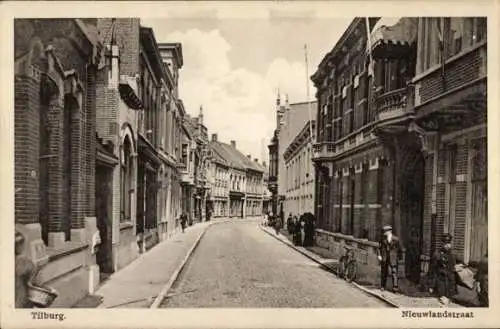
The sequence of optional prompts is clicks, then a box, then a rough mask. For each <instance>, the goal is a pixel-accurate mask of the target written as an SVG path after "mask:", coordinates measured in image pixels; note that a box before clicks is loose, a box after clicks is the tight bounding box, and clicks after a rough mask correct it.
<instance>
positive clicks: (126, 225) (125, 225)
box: [120, 221, 134, 231]
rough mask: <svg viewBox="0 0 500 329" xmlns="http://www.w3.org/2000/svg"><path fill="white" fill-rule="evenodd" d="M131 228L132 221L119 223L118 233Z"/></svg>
mask: <svg viewBox="0 0 500 329" xmlns="http://www.w3.org/2000/svg"><path fill="white" fill-rule="evenodd" d="M133 227H134V223H132V221H126V222H120V231H121V230H126V229H129V228H133Z"/></svg>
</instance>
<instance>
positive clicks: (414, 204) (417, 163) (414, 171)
mask: <svg viewBox="0 0 500 329" xmlns="http://www.w3.org/2000/svg"><path fill="white" fill-rule="evenodd" d="M406 152H408V153H410V152H411V154H408V158H407V161H406V166H405V168H404V173H405V174H404V176H403V177H402V178H403V180H402V184H401V189H402V190H401V192H402V193H401V194H402V195H401V197H402V198H401V199H402V200H401V201H402V209H401V210H402V211H401V216H402V218H401V225H402V226H401V227H402V230H401V234H402V239H403V244H404V245H405V247H406V254H405V273H406V277H407V278H408V279H409V280H410V281H412V282H414V283H418V282H419V280H420V254H421V252H422V231H423V228H422V226H423V211H424V186H425V185H424V184H425V176H424V165H425V161H424V157H423V155H422V153H421V152H420V151H418V150H411V151H410V150H409V149H408V150H406Z"/></svg>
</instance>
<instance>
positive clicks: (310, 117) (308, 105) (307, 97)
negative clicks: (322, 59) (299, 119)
mask: <svg viewBox="0 0 500 329" xmlns="http://www.w3.org/2000/svg"><path fill="white" fill-rule="evenodd" d="M304 55H305V62H306V101H307V109H308V111H309V133H310V135H311V143H312V137H313V131H312V110H311V102H310V100H309V98H310V93H309V60H308V56H307V45H304Z"/></svg>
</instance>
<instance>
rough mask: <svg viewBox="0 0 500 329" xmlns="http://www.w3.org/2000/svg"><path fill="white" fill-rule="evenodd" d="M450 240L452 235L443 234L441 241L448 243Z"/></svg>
mask: <svg viewBox="0 0 500 329" xmlns="http://www.w3.org/2000/svg"><path fill="white" fill-rule="evenodd" d="M451 240H453V236H452V235H451V234H445V235H444V236H443V242H444V243H450V242H451Z"/></svg>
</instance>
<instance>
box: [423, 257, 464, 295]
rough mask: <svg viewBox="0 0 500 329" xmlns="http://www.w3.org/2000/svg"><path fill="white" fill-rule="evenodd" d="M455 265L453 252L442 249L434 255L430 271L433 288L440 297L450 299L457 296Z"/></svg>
mask: <svg viewBox="0 0 500 329" xmlns="http://www.w3.org/2000/svg"><path fill="white" fill-rule="evenodd" d="M455 264H456V261H455V257H454V256H453V253H452V252H451V250H447V249H444V248H442V249H440V250H437V251H436V252H435V253H434V254H433V255H432V259H431V264H430V269H429V273H430V276H431V287H433V288H434V290H435V292H436V294H437V295H438V296H445V297H448V298H450V297H452V296H453V295H456V294H457V278H456V271H455Z"/></svg>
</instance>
